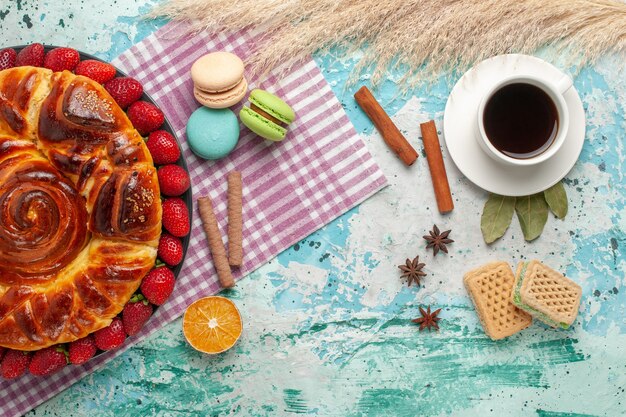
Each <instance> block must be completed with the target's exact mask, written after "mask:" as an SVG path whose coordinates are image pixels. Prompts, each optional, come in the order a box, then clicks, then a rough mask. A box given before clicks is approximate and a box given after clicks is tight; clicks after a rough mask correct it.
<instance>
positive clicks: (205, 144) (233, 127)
mask: <svg viewBox="0 0 626 417" xmlns="http://www.w3.org/2000/svg"><path fill="white" fill-rule="evenodd" d="M238 141H239V121H238V120H237V116H236V115H235V113H233V112H232V111H231V110H230V109H209V108H207V107H200V108H199V109H197V110H196V111H194V112H193V114H192V115H191V117H189V121H187V143H188V144H189V147H190V148H191V150H192V151H193V153H195V154H196V155H198V156H199V157H201V158H204V159H211V160H215V159H220V158H223V157H225V156H226V155H228V154H229V153H230V152H231V151H232V150H233V149H235V146H237V142H238Z"/></svg>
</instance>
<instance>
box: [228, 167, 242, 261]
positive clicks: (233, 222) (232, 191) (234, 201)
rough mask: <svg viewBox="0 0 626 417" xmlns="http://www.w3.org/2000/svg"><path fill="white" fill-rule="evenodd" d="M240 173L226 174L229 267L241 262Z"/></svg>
mask: <svg viewBox="0 0 626 417" xmlns="http://www.w3.org/2000/svg"><path fill="white" fill-rule="evenodd" d="M241 194H242V191H241V172H239V171H232V172H230V173H229V174H228V262H229V263H230V266H241V263H242V260H243V249H242V247H241V244H242V239H243V230H242V229H243V221H242V213H241V212H242V196H241Z"/></svg>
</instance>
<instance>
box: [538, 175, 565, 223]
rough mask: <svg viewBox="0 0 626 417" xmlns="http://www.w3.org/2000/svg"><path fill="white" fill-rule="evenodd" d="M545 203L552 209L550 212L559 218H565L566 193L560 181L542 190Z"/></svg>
mask: <svg viewBox="0 0 626 417" xmlns="http://www.w3.org/2000/svg"><path fill="white" fill-rule="evenodd" d="M543 195H544V197H545V198H546V203H548V206H549V207H550V210H552V213H554V215H555V216H556V217H558V218H559V219H563V218H565V216H566V215H567V194H566V193H565V187H563V183H562V182H558V183H556V184H554V185H553V186H552V187H550V188H548V189H547V190H545V191H544V192H543Z"/></svg>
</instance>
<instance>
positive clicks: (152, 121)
mask: <svg viewBox="0 0 626 417" xmlns="http://www.w3.org/2000/svg"><path fill="white" fill-rule="evenodd" d="M127 114H128V118H129V119H130V121H131V122H133V126H135V129H137V131H138V132H139V133H141V134H142V135H143V136H145V135H147V134H148V133H150V132H154V131H155V130H157V129H158V128H160V127H161V125H162V124H163V122H164V121H165V116H163V112H162V111H161V110H160V109H159V108H158V107H157V106H155V105H154V104H151V103H148V102H147V101H136V102H134V103H133V104H131V105H130V107H129V108H128V112H127Z"/></svg>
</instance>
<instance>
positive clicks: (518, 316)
mask: <svg viewBox="0 0 626 417" xmlns="http://www.w3.org/2000/svg"><path fill="white" fill-rule="evenodd" d="M514 281H515V276H514V275H513V270H512V269H511V267H510V266H509V264H508V263H506V262H491V263H488V264H486V265H483V266H481V267H480V268H478V269H474V270H473V271H470V272H468V273H467V274H465V277H464V278H463V283H464V284H465V288H467V292H468V293H469V295H470V298H471V299H472V301H473V303H474V306H475V307H476V312H477V313H478V318H479V319H480V322H481V324H482V326H483V328H484V329H485V333H486V334H487V336H489V337H490V338H491V339H492V340H499V339H503V338H505V337H508V336H511V335H513V334H515V333H517V332H519V331H520V330H522V329H525V328H526V327H528V326H530V324H531V322H532V317H531V316H530V315H529V314H528V313H526V312H524V311H522V310H520V309H519V308H517V307H515V306H514V305H513V304H512V303H511V292H512V290H513V283H514Z"/></svg>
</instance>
